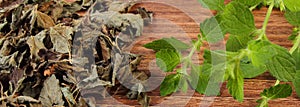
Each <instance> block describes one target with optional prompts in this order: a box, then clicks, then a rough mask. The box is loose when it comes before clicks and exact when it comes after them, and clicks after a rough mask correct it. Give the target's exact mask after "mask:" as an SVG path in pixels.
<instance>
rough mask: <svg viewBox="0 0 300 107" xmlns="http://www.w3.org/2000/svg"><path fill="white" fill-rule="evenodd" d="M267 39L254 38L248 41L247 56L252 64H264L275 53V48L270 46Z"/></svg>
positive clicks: (258, 65)
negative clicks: (248, 52) (248, 51)
mask: <svg viewBox="0 0 300 107" xmlns="http://www.w3.org/2000/svg"><path fill="white" fill-rule="evenodd" d="M271 45H272V44H271V43H270V42H269V41H263V40H258V41H257V40H254V41H250V42H249V43H248V50H250V54H249V58H250V59H251V63H252V64H253V65H254V66H257V67H260V66H265V64H266V63H267V61H268V60H269V59H271V58H272V57H273V56H274V55H275V49H273V48H271V47H272V46H271Z"/></svg>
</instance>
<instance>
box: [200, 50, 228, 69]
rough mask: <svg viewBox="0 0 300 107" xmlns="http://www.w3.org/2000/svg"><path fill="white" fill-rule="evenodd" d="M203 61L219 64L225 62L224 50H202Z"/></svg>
mask: <svg viewBox="0 0 300 107" xmlns="http://www.w3.org/2000/svg"><path fill="white" fill-rule="evenodd" d="M203 57H204V59H205V60H204V62H205V63H209V64H214V65H216V64H220V63H225V62H226V57H227V55H226V52H224V51H219V50H216V51H210V50H204V55H203Z"/></svg>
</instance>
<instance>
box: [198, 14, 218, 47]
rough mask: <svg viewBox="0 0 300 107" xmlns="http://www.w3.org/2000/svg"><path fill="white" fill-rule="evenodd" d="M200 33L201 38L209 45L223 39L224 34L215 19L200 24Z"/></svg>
mask: <svg viewBox="0 0 300 107" xmlns="http://www.w3.org/2000/svg"><path fill="white" fill-rule="evenodd" d="M200 31H201V33H202V35H203V37H204V38H205V39H206V40H207V41H208V42H210V43H215V42H218V41H220V40H222V39H224V34H223V32H222V30H221V27H220V26H219V23H218V21H217V20H216V19H215V17H211V18H209V19H206V20H205V21H204V22H202V23H200Z"/></svg>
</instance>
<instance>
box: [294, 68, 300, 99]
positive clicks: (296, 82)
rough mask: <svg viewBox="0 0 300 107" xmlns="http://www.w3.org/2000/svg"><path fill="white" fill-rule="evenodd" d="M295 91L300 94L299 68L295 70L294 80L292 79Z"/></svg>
mask: <svg viewBox="0 0 300 107" xmlns="http://www.w3.org/2000/svg"><path fill="white" fill-rule="evenodd" d="M293 85H294V87H295V90H296V93H297V95H298V96H300V70H297V72H296V76H295V80H294V81H293Z"/></svg>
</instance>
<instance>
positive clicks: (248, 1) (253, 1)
mask: <svg viewBox="0 0 300 107" xmlns="http://www.w3.org/2000/svg"><path fill="white" fill-rule="evenodd" d="M234 1H236V2H239V3H242V4H244V5H246V6H248V7H252V6H255V5H258V4H260V3H262V0H234Z"/></svg>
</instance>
